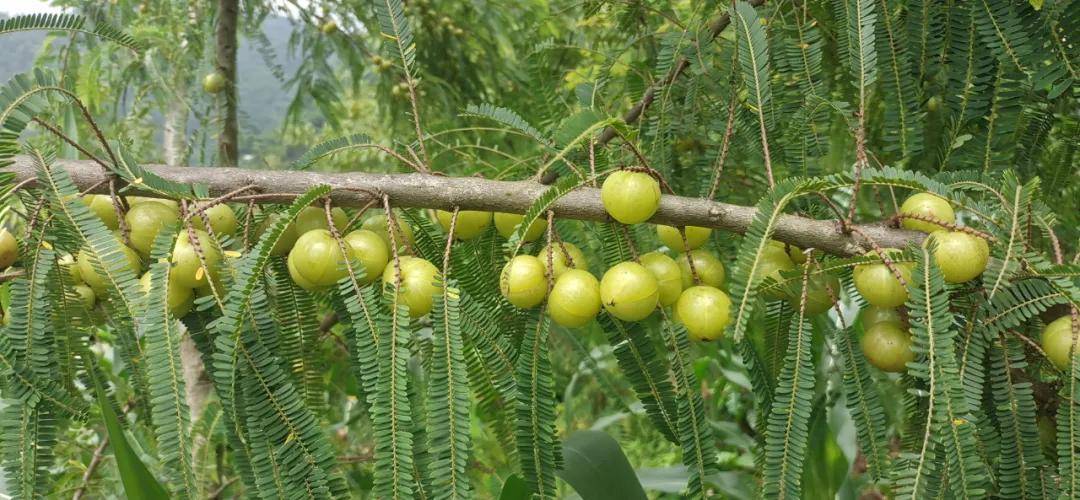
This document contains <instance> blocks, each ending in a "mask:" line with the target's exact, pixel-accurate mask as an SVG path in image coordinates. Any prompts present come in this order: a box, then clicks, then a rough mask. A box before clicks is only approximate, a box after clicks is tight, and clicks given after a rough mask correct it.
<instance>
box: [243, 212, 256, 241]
mask: <svg viewBox="0 0 1080 500" xmlns="http://www.w3.org/2000/svg"><path fill="white" fill-rule="evenodd" d="M254 223H255V200H248V202H247V211H246V212H244V248H251V225H252V224H254Z"/></svg>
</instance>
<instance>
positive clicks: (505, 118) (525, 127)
mask: <svg viewBox="0 0 1080 500" xmlns="http://www.w3.org/2000/svg"><path fill="white" fill-rule="evenodd" d="M461 115H462V116H474V117H477V118H487V119H489V120H494V121H496V122H498V123H501V124H503V125H506V126H507V127H510V128H512V129H514V130H517V131H518V132H521V133H522V134H525V135H526V136H527V137H530V138H532V139H533V140H534V141H536V142H537V144H540V145H542V146H549V147H553V146H554V143H553V142H552V140H551V139H550V138H548V137H547V136H546V135H544V133H543V132H540V130H538V129H537V128H536V127H534V126H533V125H532V124H530V123H529V122H528V121H526V120H525V119H524V118H522V117H521V115H519V114H518V113H516V112H515V111H513V110H511V109H506V108H502V107H499V106H495V105H494V104H489V103H483V104H480V105H476V104H470V105H468V106H467V107H466V108H465V111H464V112H463V113H461Z"/></svg>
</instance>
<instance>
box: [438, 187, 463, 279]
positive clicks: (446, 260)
mask: <svg viewBox="0 0 1080 500" xmlns="http://www.w3.org/2000/svg"><path fill="white" fill-rule="evenodd" d="M459 213H461V209H460V208H458V207H454V213H452V214H450V228H449V229H447V230H446V250H443V260H442V273H443V276H447V275H448V273H449V272H450V249H451V248H452V247H453V246H454V232H455V231H456V230H457V219H458V214H459ZM442 283H443V286H442V288H443V295H445V294H446V280H443V282H442Z"/></svg>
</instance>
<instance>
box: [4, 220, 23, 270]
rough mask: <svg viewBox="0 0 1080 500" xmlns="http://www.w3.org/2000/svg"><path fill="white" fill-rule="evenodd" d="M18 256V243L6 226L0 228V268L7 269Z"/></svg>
mask: <svg viewBox="0 0 1080 500" xmlns="http://www.w3.org/2000/svg"><path fill="white" fill-rule="evenodd" d="M18 258H19V244H18V243H17V242H16V241H15V237H14V236H12V235H11V232H10V231H8V230H7V228H0V269H7V268H9V267H11V265H12V264H14V263H15V260H16V259H18Z"/></svg>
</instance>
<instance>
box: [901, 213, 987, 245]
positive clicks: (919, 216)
mask: <svg viewBox="0 0 1080 500" xmlns="http://www.w3.org/2000/svg"><path fill="white" fill-rule="evenodd" d="M901 219H914V220H919V221H923V222H929V223H931V224H935V225H938V226H941V227H944V228H945V229H948V230H950V231H960V232H964V233H967V234H970V235H972V236H978V237H979V238H982V239H984V240H987V241H997V238H994V236H993V235H992V234H990V233H985V232H983V231H979V230H978V229H975V228H972V227H967V226H958V225H956V224H954V223H952V222H946V221H943V220H941V219H939V218H937V217H934V216H932V215H924V214H896V215H894V216H893V217H892V219H891V221H892V222H893V223H895V222H896V221H899V220H901Z"/></svg>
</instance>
